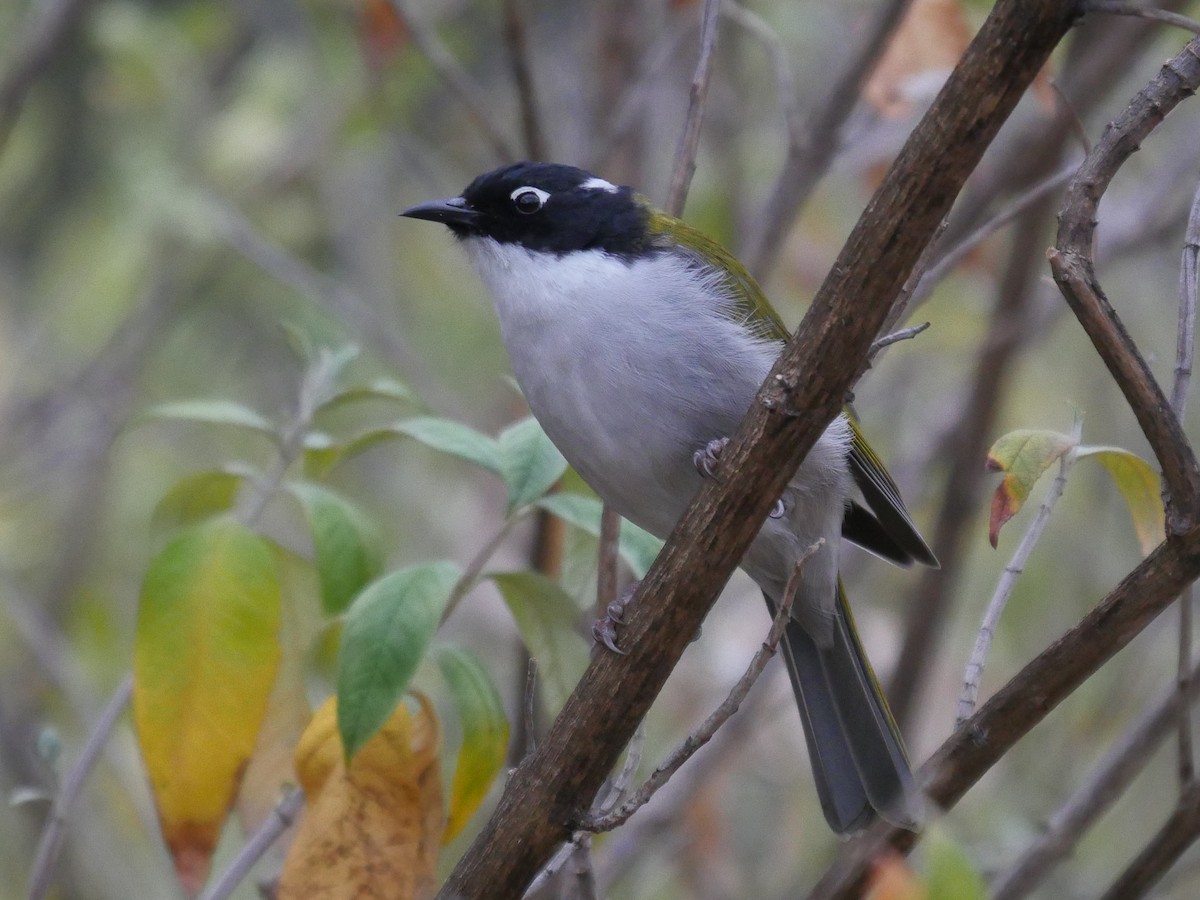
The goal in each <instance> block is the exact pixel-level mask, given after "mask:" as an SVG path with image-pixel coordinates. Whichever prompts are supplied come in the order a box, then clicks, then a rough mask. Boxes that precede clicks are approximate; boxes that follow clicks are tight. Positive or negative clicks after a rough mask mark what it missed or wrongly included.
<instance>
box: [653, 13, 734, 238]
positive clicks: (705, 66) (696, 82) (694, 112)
mask: <svg viewBox="0 0 1200 900" xmlns="http://www.w3.org/2000/svg"><path fill="white" fill-rule="evenodd" d="M720 11H721V0H704V16H703V18H702V20H701V24H700V58H699V59H698V60H697V61H696V74H695V75H694V76H692V89H691V92H690V94H689V96H688V110H687V117H686V119H685V120H684V124H683V134H681V135H680V136H679V145H678V147H677V148H676V150H675V165H674V166H673V167H672V170H671V187H670V189H669V190H668V191H667V203H666V210H667V212H669V213H670V214H671V215H673V216H678V215H680V214H682V212H683V205H684V203H685V202H686V201H687V193H688V186H689V185H691V183H692V175H693V174H695V172H696V151H697V150H699V148H700V126H701V124H702V123H703V122H704V104H705V101H706V100H707V99H708V85H709V83H710V82H711V81H712V70H713V61H714V60H715V59H716V49H717V33H718V32H719V30H720V23H721V18H720Z"/></svg>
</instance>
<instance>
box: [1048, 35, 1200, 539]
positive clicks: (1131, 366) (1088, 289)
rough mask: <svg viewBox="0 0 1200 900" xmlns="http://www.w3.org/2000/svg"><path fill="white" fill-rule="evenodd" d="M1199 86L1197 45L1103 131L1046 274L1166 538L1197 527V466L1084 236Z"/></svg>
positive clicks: (1070, 198) (1070, 197) (1069, 198)
mask: <svg viewBox="0 0 1200 900" xmlns="http://www.w3.org/2000/svg"><path fill="white" fill-rule="evenodd" d="M1198 83H1200V38H1194V39H1193V40H1192V41H1191V42H1190V43H1189V44H1188V45H1187V46H1186V47H1185V48H1184V49H1183V51H1182V52H1180V54H1179V55H1178V56H1176V57H1175V58H1174V59H1172V60H1170V61H1168V62H1167V63H1166V64H1165V65H1164V66H1163V68H1162V70H1161V72H1160V74H1159V76H1158V77H1157V78H1156V79H1155V80H1154V81H1152V82H1151V83H1150V84H1149V85H1148V86H1147V87H1145V88H1143V89H1142V91H1140V92H1139V93H1138V95H1137V96H1136V97H1135V98H1134V100H1133V102H1132V103H1130V105H1129V107H1128V108H1127V109H1126V110H1125V112H1124V113H1122V114H1121V116H1119V117H1118V118H1117V119H1116V120H1115V121H1114V122H1112V123H1111V124H1110V125H1109V126H1108V127H1107V128H1105V130H1104V134H1103V135H1102V136H1101V138H1100V142H1099V143H1098V144H1097V145H1096V147H1095V149H1094V150H1093V151H1092V152H1091V153H1090V154H1088V157H1087V159H1085V160H1084V163H1083V165H1082V166H1081V167H1080V169H1079V172H1078V174H1077V175H1076V176H1075V178H1074V179H1073V180H1072V182H1071V186H1070V187H1069V188H1068V189H1067V194H1066V198H1065V200H1064V202H1063V210H1062V215H1061V217H1060V221H1059V230H1058V241H1057V244H1056V246H1055V248H1054V249H1053V250H1051V251H1050V253H1049V254H1048V255H1049V258H1050V268H1051V271H1052V272H1053V273H1054V280H1055V281H1056V282H1057V283H1058V286H1059V289H1060V290H1061V291H1062V294H1063V297H1064V298H1065V299H1066V301H1067V303H1068V305H1070V307H1071V310H1072V311H1073V312H1074V313H1075V316H1076V318H1077V319H1079V323H1080V324H1081V325H1082V326H1083V328H1084V331H1086V332H1087V334H1088V337H1090V338H1091V340H1092V343H1093V345H1094V346H1095V347H1096V350H1097V352H1098V353H1099V354H1100V357H1101V359H1103V360H1104V363H1105V365H1107V366H1108V369H1109V371H1110V372H1111V373H1112V375H1113V377H1114V378H1115V379H1116V380H1117V383H1118V385H1119V386H1120V388H1121V390H1122V391H1123V392H1124V394H1125V399H1126V401H1127V402H1128V403H1129V405H1130V407H1131V408H1132V410H1133V413H1134V416H1135V417H1136V418H1137V420H1138V424H1139V425H1140V426H1141V429H1142V432H1143V433H1144V434H1145V435H1146V440H1147V441H1149V443H1150V446H1151V448H1152V449H1153V450H1154V455H1155V457H1156V458H1157V460H1158V464H1159V466H1161V468H1162V473H1163V480H1164V482H1165V483H1166V487H1167V491H1168V496H1167V515H1166V519H1167V522H1166V525H1167V532H1168V533H1169V534H1174V533H1179V532H1182V531H1186V530H1187V529H1188V528H1190V527H1191V526H1192V525H1193V524H1195V523H1196V522H1197V521H1198V520H1200V466H1198V465H1197V463H1196V457H1195V455H1194V453H1193V451H1192V447H1191V444H1190V443H1189V442H1188V439H1187V436H1186V435H1185V434H1184V433H1183V429H1182V428H1181V427H1180V425H1179V420H1178V419H1177V418H1176V417H1175V415H1174V413H1173V412H1172V411H1171V408H1170V406H1169V404H1168V402H1167V399H1166V397H1164V396H1163V393H1162V390H1161V389H1160V388H1159V386H1158V383H1157V382H1156V381H1155V379H1154V376H1153V374H1152V373H1151V372H1150V370H1149V367H1148V366H1147V365H1146V362H1145V360H1144V359H1143V358H1142V356H1141V354H1140V353H1139V352H1138V349H1137V347H1136V346H1135V345H1134V343H1133V341H1132V340H1131V339H1130V337H1129V335H1128V333H1127V332H1126V331H1125V328H1124V325H1122V323H1121V320H1120V318H1119V317H1118V316H1117V313H1116V311H1115V310H1114V309H1113V308H1112V305H1111V304H1110V303H1109V302H1108V298H1107V297H1105V295H1104V291H1103V289H1102V288H1101V287H1100V284H1099V282H1098V281H1097V280H1096V275H1095V270H1094V266H1093V264H1092V258H1091V253H1092V237H1093V235H1094V233H1095V228H1096V209H1097V206H1098V205H1099V203H1100V198H1101V197H1102V196H1103V195H1104V192H1105V190H1106V189H1107V187H1108V185H1109V183H1110V182H1111V180H1112V178H1113V176H1114V175H1115V174H1116V172H1117V170H1118V169H1119V168H1120V166H1121V165H1122V163H1124V162H1125V160H1126V159H1128V158H1129V156H1130V155H1132V154H1133V153H1134V151H1136V150H1137V149H1138V146H1139V145H1140V142H1141V141H1142V139H1143V138H1145V137H1146V136H1147V135H1148V134H1149V133H1150V132H1151V131H1152V130H1153V129H1154V128H1155V127H1156V126H1157V125H1158V124H1159V123H1160V122H1162V120H1163V119H1164V118H1165V117H1166V115H1167V114H1168V113H1169V112H1170V111H1171V110H1172V109H1174V108H1175V106H1176V105H1177V104H1178V103H1179V102H1180V101H1182V100H1183V99H1185V98H1186V97H1189V96H1191V95H1192V94H1193V93H1194V92H1195V90H1196V86H1197V84H1198Z"/></svg>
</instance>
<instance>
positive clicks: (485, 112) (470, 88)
mask: <svg viewBox="0 0 1200 900" xmlns="http://www.w3.org/2000/svg"><path fill="white" fill-rule="evenodd" d="M388 2H389V3H390V4H391V7H392V10H393V11H394V12H395V13H396V17H397V18H398V19H400V21H402V22H403V23H404V26H405V27H406V28H407V29H408V34H409V37H411V38H412V42H413V44H414V45H415V46H416V48H417V49H418V50H420V51H421V53H423V54H424V55H425V58H426V59H427V60H428V61H429V65H430V66H431V67H432V68H433V71H434V72H435V73H436V74H437V76H438V78H440V79H441V80H442V82H443V83H444V84H445V85H446V88H447V89H448V90H449V91H450V93H451V94H453V95H454V96H455V97H457V98H458V101H459V102H460V103H461V104H462V105H463V107H465V108H466V110H467V114H468V115H469V116H470V117H471V120H472V121H473V122H474V123H475V125H476V126H477V127H478V128H479V131H480V134H481V135H482V136H483V138H484V140H486V141H487V142H488V143H489V144H491V145H492V152H494V153H495V154H496V156H497V157H499V159H500V160H501V161H503V162H512V161H513V160H515V159H516V158H517V154H516V153H515V152H514V151H513V148H512V145H511V144H510V143H509V140H508V138H507V137H505V136H504V131H503V129H501V128H500V127H499V126H498V125H497V124H496V123H495V122H493V121H492V116H491V113H490V112H489V107H490V103H489V101H488V99H487V98H486V97H485V96H484V95H483V92H482V91H480V90H479V88H478V86H476V84H475V82H474V81H473V80H472V78H471V76H470V75H469V74H468V73H467V70H466V69H464V68H463V67H462V66H461V65H459V62H458V60H457V59H455V58H454V54H453V53H451V52H450V51H449V50H447V49H446V46H445V45H444V44H443V43H442V42H441V40H440V39H439V38H438V36H437V35H436V34H435V33H434V31H433V29H431V28H427V27H426V26H425V25H424V23H422V22H420V21H418V20H417V19H416V18H414V17H413V15H412V12H411V10H410V9H409V7H408V3H409V0H388Z"/></svg>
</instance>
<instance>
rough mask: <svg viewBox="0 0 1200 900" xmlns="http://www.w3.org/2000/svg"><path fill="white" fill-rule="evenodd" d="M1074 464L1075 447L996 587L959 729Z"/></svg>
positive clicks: (966, 678)
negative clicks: (1007, 610) (1010, 603)
mask: <svg viewBox="0 0 1200 900" xmlns="http://www.w3.org/2000/svg"><path fill="white" fill-rule="evenodd" d="M1080 429H1081V423H1080V421H1079V419H1076V420H1075V428H1074V433H1073V434H1072V437H1073V438H1074V439H1075V442H1074V443H1075V446H1078V444H1079V438H1080ZM1074 463H1075V451H1074V447H1072V449H1070V450H1068V451H1067V452H1066V453H1064V454H1063V455H1062V457H1061V458H1060V459H1059V461H1058V475H1057V476H1055V479H1054V481H1053V482H1052V483H1051V485H1050V489H1049V490H1048V491H1047V492H1046V497H1045V499H1043V500H1042V505H1041V506H1039V507H1038V511H1037V515H1036V516H1034V517H1033V521H1032V522H1030V523H1029V528H1028V529H1026V531H1025V535H1024V536H1023V537H1022V538H1021V543H1020V544H1018V545H1017V549H1016V552H1014V553H1013V555H1012V559H1011V560H1010V561H1009V563H1008V565H1007V566H1005V567H1004V574H1003V575H1001V576H1000V581H999V582H998V583H997V584H996V590H995V593H993V594H992V599H991V600H990V601H988V605H987V610H986V612H985V613H984V615H983V623H982V624H981V625H980V626H979V634H977V635H976V637H975V646H974V648H973V649H972V650H971V658H970V660H968V662H967V669H966V672H964V673H963V688H962V696H960V697H959V699H958V713H957V715H956V717H955V722H954V727H955V728H956V729H958V728H960V727H962V724H963V723H964V722H965V721H967V719H969V718H970V717H971V716H972V715H973V714H974V712H975V703H976V701H977V700H978V699H979V682H980V680H981V678H982V676H983V666H984V663H985V662H986V661H987V655H988V651H989V650H991V648H992V638H993V637H994V636H995V634H996V627H997V626H998V625H999V623H1000V616H1001V615H1002V614H1003V613H1004V607H1005V606H1006V605H1007V604H1008V598H1009V597H1010V596H1011V595H1012V592H1013V588H1014V587H1016V584H1017V579H1018V578H1020V577H1021V575H1022V573H1023V572H1024V571H1025V563H1026V562H1028V561H1029V556H1030V554H1031V553H1033V548H1034V547H1036V546H1037V542H1038V541H1039V540H1040V539H1041V537H1042V532H1043V531H1044V530H1045V529H1046V523H1047V522H1048V521H1049V520H1050V513H1051V512H1052V511H1053V509H1054V504H1056V503H1057V502H1058V498H1059V497H1061V496H1062V493H1063V488H1065V487H1066V485H1067V475H1068V474H1069V473H1070V471H1071V466H1072V465H1074Z"/></svg>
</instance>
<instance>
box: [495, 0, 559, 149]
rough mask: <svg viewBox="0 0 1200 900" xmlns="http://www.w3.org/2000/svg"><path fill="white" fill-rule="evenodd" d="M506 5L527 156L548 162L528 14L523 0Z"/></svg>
mask: <svg viewBox="0 0 1200 900" xmlns="http://www.w3.org/2000/svg"><path fill="white" fill-rule="evenodd" d="M503 7H504V42H505V43H506V44H507V45H508V58H509V64H510V65H511V67H512V75H513V83H514V84H516V86H517V101H518V105H519V107H520V110H521V135H522V139H523V141H524V144H525V157H526V158H527V159H532V160H542V161H545V160H548V159H549V158H550V154H549V151H548V149H547V147H546V135H545V133H544V132H543V131H542V119H541V116H540V115H538V105H537V93H536V91H535V90H534V86H533V74H532V72H531V71H530V67H529V42H528V41H527V40H526V34H525V32H526V28H525V16H524V14H523V12H522V10H521V0H504V3H503Z"/></svg>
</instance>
